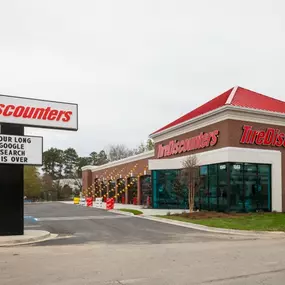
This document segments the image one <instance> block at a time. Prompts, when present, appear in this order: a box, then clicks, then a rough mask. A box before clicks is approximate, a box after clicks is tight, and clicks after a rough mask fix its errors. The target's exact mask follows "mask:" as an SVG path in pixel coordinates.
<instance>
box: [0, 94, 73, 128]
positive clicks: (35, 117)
mask: <svg viewBox="0 0 285 285" xmlns="http://www.w3.org/2000/svg"><path fill="white" fill-rule="evenodd" d="M0 123H10V124H20V125H25V126H31V127H39V128H51V129H65V130H74V131H77V130H78V105H77V104H73V103H61V102H55V101H46V100H37V99H30V98H23V97H13V96H6V95H0Z"/></svg>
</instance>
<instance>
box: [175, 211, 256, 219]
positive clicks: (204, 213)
mask: <svg viewBox="0 0 285 285" xmlns="http://www.w3.org/2000/svg"><path fill="white" fill-rule="evenodd" d="M255 214H256V213H255ZM248 215H250V213H222V212H214V211H213V212H211V211H209V212H207V211H200V212H193V213H182V214H172V215H171V216H176V217H183V218H188V219H192V220H195V219H209V218H210V219H211V218H238V217H241V216H248Z"/></svg>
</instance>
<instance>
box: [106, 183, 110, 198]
mask: <svg viewBox="0 0 285 285" xmlns="http://www.w3.org/2000/svg"><path fill="white" fill-rule="evenodd" d="M109 191H110V183H109V180H108V181H107V193H106V197H107V198H109Z"/></svg>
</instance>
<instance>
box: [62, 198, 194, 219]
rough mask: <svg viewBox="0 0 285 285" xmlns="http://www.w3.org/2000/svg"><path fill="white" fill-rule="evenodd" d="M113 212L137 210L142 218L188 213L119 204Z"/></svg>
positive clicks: (69, 202) (104, 207)
mask: <svg viewBox="0 0 285 285" xmlns="http://www.w3.org/2000/svg"><path fill="white" fill-rule="evenodd" d="M61 203H64V204H74V203H73V201H62V202H61ZM102 204H103V205H102V208H103V209H106V203H105V202H103V203H102ZM114 209H115V210H120V209H132V210H139V211H141V212H143V215H144V216H156V215H162V216H164V215H167V213H170V214H180V213H182V212H188V213H189V210H188V209H186V210H183V209H148V208H144V207H143V206H142V205H133V204H120V203H115V205H114Z"/></svg>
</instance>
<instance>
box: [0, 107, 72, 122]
mask: <svg viewBox="0 0 285 285" xmlns="http://www.w3.org/2000/svg"><path fill="white" fill-rule="evenodd" d="M0 115H2V116H4V117H9V116H13V117H15V118H20V117H21V118H24V119H37V120H49V121H53V120H56V121H63V122H69V121H70V119H71V116H72V111H63V110H56V109H51V107H47V108H36V107H29V106H15V105H12V104H11V105H5V104H0Z"/></svg>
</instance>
